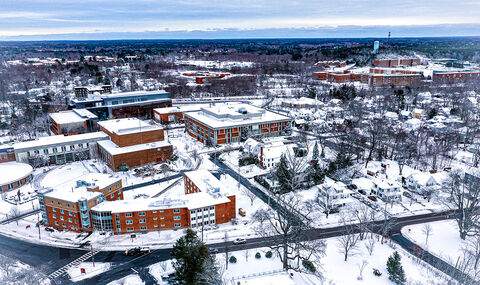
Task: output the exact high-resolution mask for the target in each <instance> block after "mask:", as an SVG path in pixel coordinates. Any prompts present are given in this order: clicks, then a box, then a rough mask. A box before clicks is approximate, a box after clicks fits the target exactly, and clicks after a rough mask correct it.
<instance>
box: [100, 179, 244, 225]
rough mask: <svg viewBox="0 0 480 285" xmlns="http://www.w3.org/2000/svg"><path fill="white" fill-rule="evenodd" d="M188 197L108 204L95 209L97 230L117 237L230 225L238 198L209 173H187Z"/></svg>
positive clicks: (186, 186)
mask: <svg viewBox="0 0 480 285" xmlns="http://www.w3.org/2000/svg"><path fill="white" fill-rule="evenodd" d="M184 183H185V194H184V195H182V196H179V197H178V198H177V199H171V198H149V199H136V200H124V201H119V200H117V201H111V202H104V203H102V204H99V205H98V206H96V207H94V208H93V209H92V212H93V217H94V221H93V224H94V227H95V229H97V230H100V231H112V232H113V233H115V234H124V233H133V232H149V231H159V230H167V229H178V228H187V227H191V228H198V227H202V226H208V225H215V224H223V223H227V222H230V221H231V220H232V219H234V218H235V216H236V200H235V195H232V194H229V192H228V190H226V189H225V188H228V186H227V185H223V184H221V182H220V181H219V180H218V179H217V178H215V176H213V175H212V174H211V173H210V172H208V171H206V170H197V171H191V172H187V173H185V176H184Z"/></svg>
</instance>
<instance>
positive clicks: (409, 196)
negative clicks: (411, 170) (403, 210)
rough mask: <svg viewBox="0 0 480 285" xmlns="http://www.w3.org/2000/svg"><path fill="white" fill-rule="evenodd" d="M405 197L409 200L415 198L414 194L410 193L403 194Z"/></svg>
mask: <svg viewBox="0 0 480 285" xmlns="http://www.w3.org/2000/svg"><path fill="white" fill-rule="evenodd" d="M403 196H405V197H407V198H412V197H413V196H412V194H410V192H407V191H405V192H403Z"/></svg>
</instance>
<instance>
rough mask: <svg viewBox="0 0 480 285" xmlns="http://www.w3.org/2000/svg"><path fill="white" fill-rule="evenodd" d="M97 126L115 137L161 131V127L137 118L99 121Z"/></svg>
mask: <svg viewBox="0 0 480 285" xmlns="http://www.w3.org/2000/svg"><path fill="white" fill-rule="evenodd" d="M98 125H99V126H100V127H102V128H104V129H105V130H107V131H109V132H111V133H114V134H117V135H125V134H133V133H141V132H146V131H154V130H161V129H163V127H162V126H160V125H157V124H154V123H152V122H151V121H144V120H140V119H137V118H123V119H113V120H108V121H101V122H98Z"/></svg>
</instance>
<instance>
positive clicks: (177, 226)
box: [127, 223, 181, 233]
mask: <svg viewBox="0 0 480 285" xmlns="http://www.w3.org/2000/svg"><path fill="white" fill-rule="evenodd" d="M153 227H154V228H158V225H154V226H153ZM160 227H162V228H164V227H165V224H161V225H160ZM173 227H174V228H179V227H181V225H180V223H174V224H173ZM146 230H147V227H146V226H141V227H140V231H146ZM133 231H135V229H134V228H132V227H128V228H127V232H130V233H131V232H133Z"/></svg>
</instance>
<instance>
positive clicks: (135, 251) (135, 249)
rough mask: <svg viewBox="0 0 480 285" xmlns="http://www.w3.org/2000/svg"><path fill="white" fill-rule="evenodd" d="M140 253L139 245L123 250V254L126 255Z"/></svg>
mask: <svg viewBox="0 0 480 285" xmlns="http://www.w3.org/2000/svg"><path fill="white" fill-rule="evenodd" d="M141 253H142V249H141V248H140V247H139V246H138V247H134V248H129V249H126V250H125V255H127V256H135V255H140V254H141Z"/></svg>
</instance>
